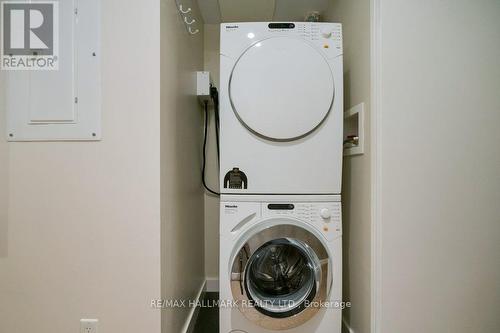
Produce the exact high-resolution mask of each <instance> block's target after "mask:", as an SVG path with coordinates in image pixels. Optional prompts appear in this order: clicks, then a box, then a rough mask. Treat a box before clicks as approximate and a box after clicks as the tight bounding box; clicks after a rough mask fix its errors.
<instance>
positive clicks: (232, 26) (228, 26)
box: [226, 25, 239, 29]
mask: <svg viewBox="0 0 500 333" xmlns="http://www.w3.org/2000/svg"><path fill="white" fill-rule="evenodd" d="M238 28H239V26H237V25H226V29H238Z"/></svg>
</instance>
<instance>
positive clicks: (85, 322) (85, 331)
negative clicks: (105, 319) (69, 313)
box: [80, 319, 99, 333]
mask: <svg viewBox="0 0 500 333" xmlns="http://www.w3.org/2000/svg"><path fill="white" fill-rule="evenodd" d="M98 322H99V320H97V319H80V333H97V323H98Z"/></svg>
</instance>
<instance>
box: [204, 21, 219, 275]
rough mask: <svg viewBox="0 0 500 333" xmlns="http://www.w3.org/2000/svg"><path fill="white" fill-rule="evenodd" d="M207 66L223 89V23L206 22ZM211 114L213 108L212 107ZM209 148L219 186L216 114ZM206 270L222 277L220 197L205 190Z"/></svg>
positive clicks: (212, 181)
mask: <svg viewBox="0 0 500 333" xmlns="http://www.w3.org/2000/svg"><path fill="white" fill-rule="evenodd" d="M204 39H205V47H204V54H205V55H204V67H205V70H206V71H209V72H210V75H211V76H212V80H213V82H214V84H215V86H216V87H217V89H219V90H220V86H219V70H220V59H219V57H220V47H219V45H220V25H219V24H205V36H204ZM210 116H213V112H212V111H210ZM210 121H211V125H210V126H211V127H210V134H209V137H208V145H207V146H208V149H207V171H206V174H207V183H208V184H209V186H210V188H212V189H214V190H217V191H218V190H219V169H218V168H219V166H218V164H217V148H216V142H215V131H214V127H213V126H214V122H213V117H212V118H211V119H210ZM205 274H206V276H207V278H208V279H215V280H217V279H218V278H219V198H218V197H216V196H214V195H212V194H210V193H205Z"/></svg>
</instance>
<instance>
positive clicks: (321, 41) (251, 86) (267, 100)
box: [220, 22, 343, 194]
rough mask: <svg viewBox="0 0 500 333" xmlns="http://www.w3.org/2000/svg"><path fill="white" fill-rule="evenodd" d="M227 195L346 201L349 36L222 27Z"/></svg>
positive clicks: (331, 28)
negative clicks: (345, 52) (345, 43)
mask: <svg viewBox="0 0 500 333" xmlns="http://www.w3.org/2000/svg"><path fill="white" fill-rule="evenodd" d="M220 59H221V62H220V66H221V72H220V73H221V78H220V85H221V87H220V108H221V121H220V126H221V159H220V168H221V169H220V175H221V184H220V185H221V186H220V188H221V192H222V193H224V194H339V193H340V189H341V173H342V172H341V170H342V146H343V144H342V139H343V135H342V131H343V69H342V59H343V57H342V29H341V25H340V24H337V23H311V22H293V23H268V22H266V23H225V24H222V25H221V57H220Z"/></svg>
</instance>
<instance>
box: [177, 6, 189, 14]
mask: <svg viewBox="0 0 500 333" xmlns="http://www.w3.org/2000/svg"><path fill="white" fill-rule="evenodd" d="M179 10H180V12H181V13H182V14H187V13H189V12H190V11H191V7H189V8H188V9H186V10H184V9H182V5H179Z"/></svg>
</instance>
